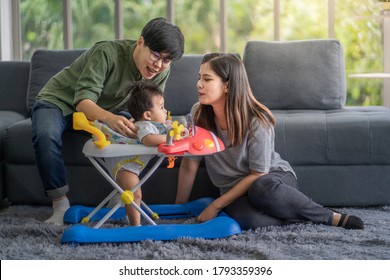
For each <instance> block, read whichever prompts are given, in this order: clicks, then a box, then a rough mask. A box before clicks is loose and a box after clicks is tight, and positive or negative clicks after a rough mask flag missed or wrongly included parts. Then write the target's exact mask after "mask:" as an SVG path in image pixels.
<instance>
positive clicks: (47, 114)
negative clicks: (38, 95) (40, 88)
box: [31, 100, 73, 199]
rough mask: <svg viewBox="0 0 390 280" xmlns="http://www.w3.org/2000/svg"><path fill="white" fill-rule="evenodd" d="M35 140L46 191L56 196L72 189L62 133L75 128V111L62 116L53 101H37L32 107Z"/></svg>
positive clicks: (33, 138)
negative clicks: (63, 150)
mask: <svg viewBox="0 0 390 280" xmlns="http://www.w3.org/2000/svg"><path fill="white" fill-rule="evenodd" d="M31 119H32V142H33V149H34V152H35V159H36V164H37V166H38V171H39V174H40V176H41V180H42V183H43V187H44V189H45V193H46V195H47V196H48V197H49V198H51V199H55V198H58V197H61V196H63V195H65V194H66V193H67V192H68V191H69V186H68V183H67V179H66V170H65V163H64V159H63V157H62V134H63V132H64V131H65V130H68V129H72V123H73V121H72V114H70V115H68V116H65V117H64V116H63V115H62V111H61V110H60V109H59V108H58V107H57V106H55V105H54V104H52V103H49V102H46V101H40V100H38V101H36V103H35V104H34V107H33V110H32V117H31Z"/></svg>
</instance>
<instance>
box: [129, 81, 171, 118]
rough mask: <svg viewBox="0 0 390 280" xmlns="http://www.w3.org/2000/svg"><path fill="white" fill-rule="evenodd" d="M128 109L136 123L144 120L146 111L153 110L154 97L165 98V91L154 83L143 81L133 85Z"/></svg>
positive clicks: (130, 89)
mask: <svg viewBox="0 0 390 280" xmlns="http://www.w3.org/2000/svg"><path fill="white" fill-rule="evenodd" d="M129 91H130V92H131V95H130V98H129V101H128V103H127V109H128V110H129V113H130V114H131V116H132V117H133V118H134V120H135V121H139V120H140V119H142V116H143V114H144V112H145V111H148V110H150V109H151V108H153V101H152V97H153V96H164V93H163V91H162V90H161V89H160V88H159V87H158V86H157V85H156V84H154V83H152V82H148V81H141V82H136V83H134V84H132V85H131V86H130V88H129Z"/></svg>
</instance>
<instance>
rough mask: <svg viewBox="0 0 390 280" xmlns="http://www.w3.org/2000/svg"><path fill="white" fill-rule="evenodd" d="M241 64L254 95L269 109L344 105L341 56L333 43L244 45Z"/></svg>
mask: <svg viewBox="0 0 390 280" xmlns="http://www.w3.org/2000/svg"><path fill="white" fill-rule="evenodd" d="M244 64H245V67H246V70H247V73H248V78H249V82H250V85H251V87H252V90H253V93H254V95H255V96H256V97H257V98H258V100H259V101H260V102H262V103H263V104H264V105H266V106H267V107H269V108H270V109H283V110H287V109H339V108H342V107H343V106H344V105H345V99H346V88H345V69H344V54H343V48H342V45H341V44H340V42H339V41H337V40H334V39H323V40H305V41H289V42H264V41H251V42H247V44H246V47H245V52H244Z"/></svg>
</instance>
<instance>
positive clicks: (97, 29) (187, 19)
mask: <svg viewBox="0 0 390 280" xmlns="http://www.w3.org/2000/svg"><path fill="white" fill-rule="evenodd" d="M71 2H72V13H73V16H72V20H73V47H74V48H88V47H90V46H92V45H93V44H94V43H95V42H96V41H100V40H109V39H114V38H115V34H114V33H115V32H114V16H115V15H114V9H115V6H114V1H113V0H72V1H71ZM122 3H123V20H124V23H123V25H124V26H123V33H124V37H125V38H131V39H137V38H138V36H139V35H140V32H141V29H142V27H143V26H144V24H145V23H146V22H147V21H149V20H150V19H152V18H154V17H158V16H162V17H165V16H166V4H167V3H166V1H163V0H132V1H130V0H123V2H122ZM174 3H175V7H174V14H175V24H177V25H178V26H179V27H180V28H181V30H182V31H183V33H184V35H185V38H186V44H185V52H186V53H187V54H189V53H198V54H199V53H207V52H214V51H220V49H221V36H220V32H221V27H220V10H219V9H220V6H219V4H220V2H219V0H204V1H192V0H175V1H174ZM226 4H227V34H226V36H227V51H228V52H233V53H239V54H240V55H241V56H242V55H243V52H244V47H245V43H246V42H247V41H249V40H266V41H270V40H274V1H273V0H227V1H226ZM327 9H328V1H327V0H322V1H309V0H295V1H289V0H280V33H279V39H280V40H282V41H287V40H304V39H316V38H317V39H320V38H327V37H328V18H327V17H328V11H327ZM379 15H380V13H379V7H378V4H377V1H376V0H336V14H335V37H336V38H337V39H339V40H340V42H341V43H342V45H343V46H344V54H345V64H346V72H347V75H348V74H351V73H369V72H383V49H382V48H383V38H382V36H383V34H382V26H381V22H382V21H381V18H380V16H379ZM20 16H21V31H22V48H23V59H30V58H31V55H32V53H33V52H34V51H35V50H36V49H38V48H47V49H63V48H64V43H63V11H62V1H57V0H20ZM382 90H383V81H382V80H376V79H352V78H347V104H348V105H380V104H382V97H381V94H382Z"/></svg>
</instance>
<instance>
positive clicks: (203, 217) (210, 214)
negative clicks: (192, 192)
mask: <svg viewBox="0 0 390 280" xmlns="http://www.w3.org/2000/svg"><path fill="white" fill-rule="evenodd" d="M219 211H221V210H220V209H219V208H218V207H217V206H216V205H215V204H214V203H211V204H210V205H209V206H207V207H206V208H205V209H204V210H203V211H202V213H200V214H199V216H198V217H196V219H195V220H196V221H197V222H198V223H204V222H207V221H209V220H211V219H214V218H215V217H217V215H218V213H219Z"/></svg>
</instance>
